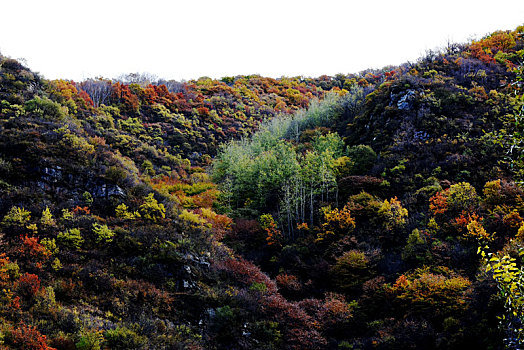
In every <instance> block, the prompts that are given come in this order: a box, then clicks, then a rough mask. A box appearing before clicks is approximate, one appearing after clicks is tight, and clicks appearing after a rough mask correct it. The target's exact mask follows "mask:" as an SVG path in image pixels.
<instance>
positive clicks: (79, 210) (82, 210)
mask: <svg viewBox="0 0 524 350" xmlns="http://www.w3.org/2000/svg"><path fill="white" fill-rule="evenodd" d="M72 212H73V214H74V215H75V216H77V215H89V214H91V211H90V210H89V208H88V207H81V206H79V205H77V206H76V207H74V208H73V210H72Z"/></svg>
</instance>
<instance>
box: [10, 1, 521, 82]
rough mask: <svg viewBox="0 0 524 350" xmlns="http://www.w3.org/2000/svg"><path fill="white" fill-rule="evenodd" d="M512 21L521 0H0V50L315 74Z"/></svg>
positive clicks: (110, 73)
mask: <svg viewBox="0 0 524 350" xmlns="http://www.w3.org/2000/svg"><path fill="white" fill-rule="evenodd" d="M521 24H524V0H489V1H485V0H476V1H471V0H452V1H450V0H439V1H424V0H412V1H411V0H398V1H392V0H386V1H382V0H359V1H352V0H345V1H343V0H315V1H309V0H298V1H295V0H263V1H258V0H240V1H236V0H193V1H189V0H186V1H177V0H172V1H169V0H141V1H134V0H127V1H126V0H90V1H77V0H47V1H43V0H17V1H12V0H0V52H1V53H2V54H3V55H7V56H10V57H13V58H25V59H26V60H27V63H28V65H29V67H30V68H31V69H32V70H34V71H37V72H40V73H41V74H42V75H44V77H46V78H48V79H55V78H64V79H74V80H82V79H84V78H88V77H94V76H104V77H107V78H113V77H116V76H118V75H120V74H122V73H131V72H149V73H153V74H156V75H158V76H159V77H162V78H167V79H177V80H181V79H195V78H198V77H201V76H209V77H213V78H220V77H223V76H231V75H238V74H260V75H263V76H270V77H280V76H297V75H303V76H312V77H314V76H319V75H322V74H328V75H334V74H336V73H356V72H359V71H361V70H363V69H366V68H381V67H383V66H386V65H396V64H400V63H403V62H406V61H414V60H416V59H417V58H418V57H420V56H421V55H423V54H424V52H425V51H426V50H427V49H434V48H436V47H442V46H445V45H446V43H447V42H448V40H449V41H452V42H464V41H466V40H467V39H468V38H472V37H482V36H483V35H485V34H487V33H489V32H492V31H494V30H497V29H503V30H505V29H514V28H516V27H517V26H518V25H521Z"/></svg>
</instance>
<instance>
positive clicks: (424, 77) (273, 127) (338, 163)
mask: <svg viewBox="0 0 524 350" xmlns="http://www.w3.org/2000/svg"><path fill="white" fill-rule="evenodd" d="M523 59H524V32H523V28H522V27H519V28H517V29H516V30H514V31H506V32H495V33H493V34H491V35H488V36H486V37H485V38H483V39H481V40H479V41H474V42H471V43H468V44H463V45H451V46H449V47H447V48H446V49H445V50H442V51H441V52H431V53H428V54H427V55H426V56H425V57H423V58H421V59H420V60H419V61H417V62H416V63H407V64H404V65H401V66H399V67H388V68H385V69H382V70H376V71H375V70H374V71H371V70H370V71H365V72H361V73H359V74H353V75H342V74H340V75H337V76H335V77H328V76H322V77H320V78H316V79H312V78H303V77H295V78H280V79H271V78H264V77H260V76H237V77H225V78H223V79H221V80H220V81H218V80H212V79H209V78H200V79H198V80H195V81H189V82H182V83H181V82H176V81H162V80H160V81H150V80H151V79H149V77H147V76H142V75H137V74H131V75H128V76H126V77H123V78H122V79H120V80H118V81H116V80H115V81H111V80H108V79H92V80H87V81H83V82H72V81H65V80H54V81H49V80H45V79H43V78H42V77H40V76H39V75H38V74H36V73H34V72H32V71H31V70H30V69H28V68H27V67H25V66H24V65H23V64H21V63H20V62H18V61H16V60H13V59H11V58H8V57H4V56H0V218H2V220H1V230H0V232H1V240H0V242H1V244H2V246H3V250H2V253H1V255H0V290H1V291H2V292H1V294H0V344H1V345H0V348H5V349H53V348H54V349H106V348H107V349H186V348H188V349H356V348H359V349H360V348H361V349H368V348H369V349H371V348H383V349H396V348H399V349H405V348H427V349H443V348H445V349H449V348H465V347H472V346H475V347H476V348H502V347H503V346H504V345H505V346H507V347H513V348H518V346H519V344H521V342H522V341H523V340H522V339H523V336H524V334H522V332H521V331H519V328H520V326H521V324H522V321H523V318H524V313H523V305H524V303H523V302H522V297H521V295H522V294H520V293H521V291H522V288H523V287H522V285H523V284H522V282H521V281H522V276H524V274H523V273H521V272H520V270H519V269H520V267H521V264H522V261H521V258H520V256H521V255H522V254H520V251H521V247H522V238H523V235H524V219H523V217H524V204H523V203H522V196H523V195H524V193H523V192H522V189H521V188H520V187H519V183H520V181H521V180H522V170H523V169H524V166H523V165H522V157H521V156H520V154H521V153H520V152H521V150H522V136H521V135H522V134H521V132H522V124H521V121H520V117H521V116H522V106H523V102H524V101H523V98H522V85H521V81H522V61H523ZM519 113H520V114H519ZM479 253H481V254H479ZM511 258H512V259H513V260H510V259H511ZM512 263H513V264H514V265H511V264H512ZM504 293H505V294H504ZM501 315H505V317H506V318H505V319H504V320H503V321H500V322H499V320H498V319H497V317H498V316H501Z"/></svg>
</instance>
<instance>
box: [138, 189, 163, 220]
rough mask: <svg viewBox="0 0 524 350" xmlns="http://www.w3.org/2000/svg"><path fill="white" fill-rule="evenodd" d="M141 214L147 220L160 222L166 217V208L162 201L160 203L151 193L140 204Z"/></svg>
mask: <svg viewBox="0 0 524 350" xmlns="http://www.w3.org/2000/svg"><path fill="white" fill-rule="evenodd" d="M140 215H141V216H142V217H143V218H144V219H146V220H149V221H152V222H158V221H160V220H162V219H164V218H165V217H166V208H165V207H164V205H163V204H162V203H160V204H159V203H158V201H157V200H156V199H155V197H154V194H153V193H150V194H148V195H147V196H146V197H145V198H144V203H142V205H141V206H140Z"/></svg>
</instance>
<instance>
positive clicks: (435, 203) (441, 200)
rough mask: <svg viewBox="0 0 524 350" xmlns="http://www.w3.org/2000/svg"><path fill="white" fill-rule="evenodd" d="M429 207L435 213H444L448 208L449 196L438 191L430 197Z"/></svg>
mask: <svg viewBox="0 0 524 350" xmlns="http://www.w3.org/2000/svg"><path fill="white" fill-rule="evenodd" d="M429 209H430V210H431V211H432V212H433V215H437V214H444V213H445V212H446V210H448V200H447V198H446V197H445V196H444V195H443V194H442V193H441V192H437V193H436V194H435V195H434V196H433V197H431V198H430V199H429Z"/></svg>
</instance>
